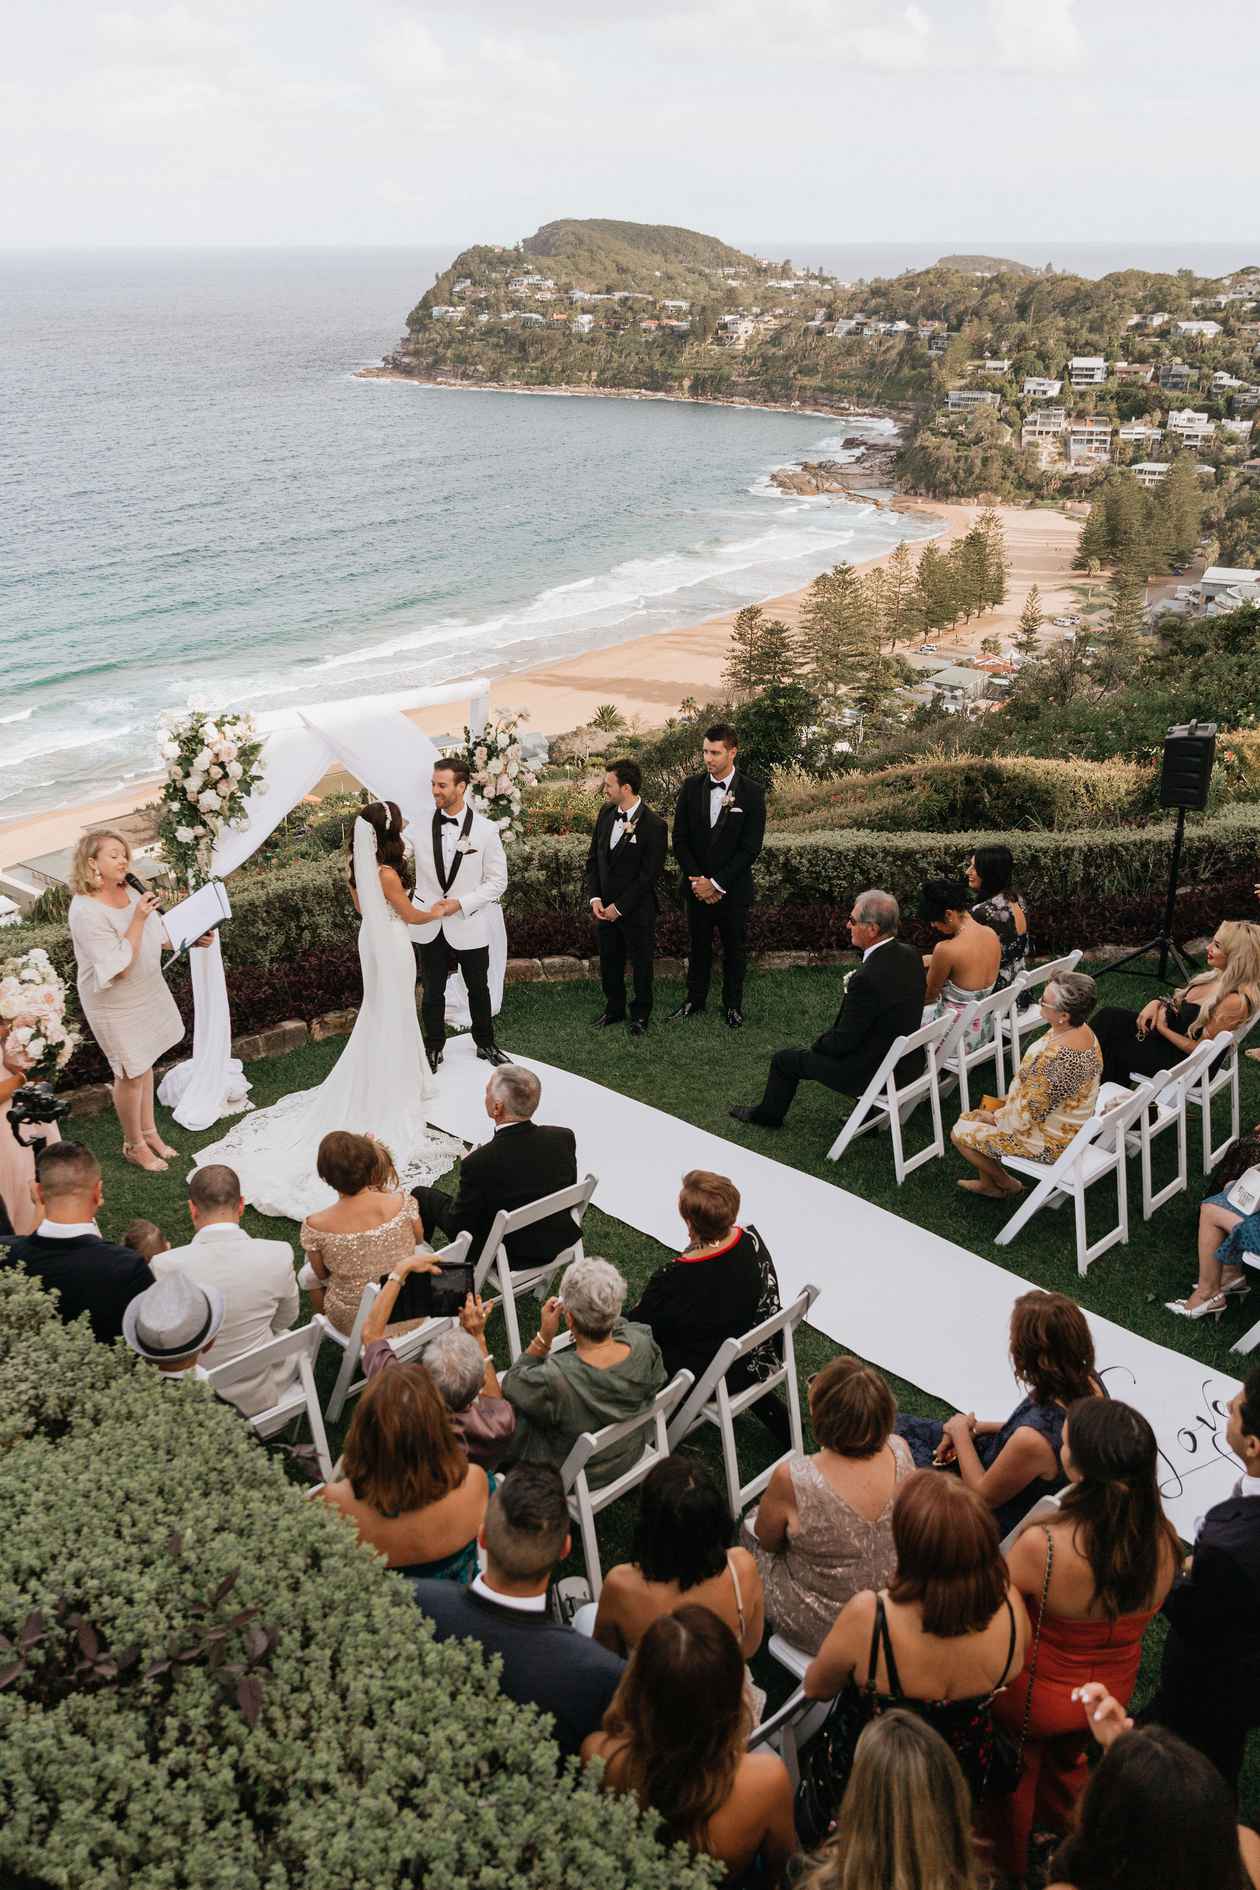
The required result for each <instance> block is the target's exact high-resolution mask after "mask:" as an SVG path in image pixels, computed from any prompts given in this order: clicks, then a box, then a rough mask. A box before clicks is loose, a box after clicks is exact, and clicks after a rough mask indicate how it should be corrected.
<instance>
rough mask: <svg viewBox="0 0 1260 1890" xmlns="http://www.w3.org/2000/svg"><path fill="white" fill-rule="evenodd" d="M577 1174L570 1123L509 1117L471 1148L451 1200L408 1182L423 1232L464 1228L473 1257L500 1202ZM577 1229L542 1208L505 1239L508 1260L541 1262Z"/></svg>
mask: <svg viewBox="0 0 1260 1890" xmlns="http://www.w3.org/2000/svg"><path fill="white" fill-rule="evenodd" d="M577 1178H578V1176H577V1139H576V1137H575V1136H574V1133H573V1131H572V1129H558V1128H547V1127H545V1126H544V1125H542V1124H541V1123H537V1122H510V1123H505V1124H504V1126H503V1127H502V1128H501V1129H498V1130H496V1132H495V1133H494V1135H492V1136H491V1138H490V1140H489V1141H488V1142H483V1143H482V1145H481V1147H480V1148H474V1149H470V1150H469V1152H468V1154H467V1155H465V1157H464V1159H463V1161H462V1162H461V1164H460V1169H459V1193H458V1195H457V1196H456V1197H455V1199H454V1200H453V1201H452V1200H451V1197H450V1196H449V1195H448V1194H446V1193H444V1192H443V1190H442V1189H441V1188H413V1189H412V1191H411V1192H412V1194H413V1195H414V1196H415V1200H416V1204H417V1206H418V1207H419V1209H420V1219H421V1221H422V1222H423V1223H424V1231H425V1234H426V1236H428V1237H429V1238H432V1230H433V1229H434V1228H435V1227H436V1228H440V1229H441V1231H442V1233H444V1234H446V1235H447V1236H448V1237H449V1238H450V1239H452V1240H453V1239H454V1238H455V1236H456V1235H457V1234H462V1233H465V1232H467V1233H470V1234H471V1235H472V1246H471V1247H470V1248H469V1250H468V1258H469V1260H470V1261H472V1262H473V1263H474V1264H475V1262H476V1261H477V1259H478V1257H479V1256H480V1253H481V1249H482V1247H483V1246H484V1245H485V1239H486V1235H487V1234H488V1233H489V1232H490V1225H491V1222H492V1221H493V1220H494V1217H495V1215H496V1214H497V1213H498V1212H499V1209H500V1208H506V1209H507V1210H508V1211H509V1213H510V1212H511V1210H512V1209H513V1208H522V1207H528V1206H529V1205H530V1203H531V1202H532V1201H541V1200H542V1198H543V1196H544V1195H547V1194H555V1193H556V1192H557V1191H558V1190H559V1189H561V1188H571V1187H572V1186H573V1184H574V1183H575V1182H576V1180H577ZM576 1239H577V1228H576V1226H575V1225H574V1223H573V1219H572V1217H571V1216H570V1215H568V1214H549V1215H548V1216H547V1219H546V1220H545V1221H537V1222H535V1224H534V1226H533V1227H526V1228H523V1229H522V1230H521V1232H520V1233H519V1234H513V1235H512V1236H511V1238H510V1239H509V1241H508V1261H509V1264H510V1265H512V1266H514V1267H540V1266H544V1265H545V1264H546V1262H547V1261H548V1260H554V1259H555V1257H556V1255H557V1254H558V1253H563V1252H564V1250H565V1248H566V1247H571V1246H572V1245H573V1243H574V1241H575V1240H576Z"/></svg>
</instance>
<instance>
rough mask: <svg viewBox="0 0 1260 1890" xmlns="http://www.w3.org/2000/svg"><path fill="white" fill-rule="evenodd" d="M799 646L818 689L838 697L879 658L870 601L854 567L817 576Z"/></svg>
mask: <svg viewBox="0 0 1260 1890" xmlns="http://www.w3.org/2000/svg"><path fill="white" fill-rule="evenodd" d="M796 647H797V652H798V655H799V656H800V658H801V660H802V663H803V665H804V668H805V671H806V673H807V675H808V676H809V679H810V681H811V682H812V683H813V684H814V686H815V688H817V689H818V690H820V691H821V692H822V693H823V694H824V695H835V694H836V693H837V692H838V691H839V690H841V689H845V688H847V687H848V686H849V685H850V683H852V681H853V679H854V676H855V674H856V673H858V672H860V671H862V670H863V669H864V667H865V666H866V665H868V664H869V662H870V660H871V658H872V656H873V655H875V653H876V643H875V637H874V632H873V629H872V625H871V617H870V600H869V597H868V595H867V592H866V589H865V587H864V585H863V583H862V580H861V578H860V577H859V575H858V573H857V572H856V571H855V570H854V569H853V566H852V565H851V564H838V565H836V567H835V568H834V570H831V571H824V572H822V573H821V574H820V575H819V576H818V577H816V578H815V579H814V581H813V583H812V584H811V585H810V587H809V589H808V591H807V592H806V593H805V603H804V607H803V608H802V610H801V624H800V630H799V632H798V634H797V640H796Z"/></svg>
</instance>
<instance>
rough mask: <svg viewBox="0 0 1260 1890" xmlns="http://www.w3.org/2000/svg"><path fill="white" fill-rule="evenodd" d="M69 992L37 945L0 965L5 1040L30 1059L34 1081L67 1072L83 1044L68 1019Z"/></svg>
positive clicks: (1, 1019)
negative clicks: (68, 1064)
mask: <svg viewBox="0 0 1260 1890" xmlns="http://www.w3.org/2000/svg"><path fill="white" fill-rule="evenodd" d="M68 1007H69V993H68V991H67V988H66V983H65V980H64V979H63V978H62V977H61V975H60V973H59V972H58V971H57V970H56V968H55V967H54V965H53V963H52V960H51V959H50V958H49V956H48V953H47V952H46V951H43V950H41V949H40V948H39V947H38V946H36V947H35V948H34V949H33V950H31V951H29V952H23V953H22V954H21V956H20V957H17V958H8V959H5V960H4V961H3V963H0V1021H2V1022H3V1023H5V1024H7V1025H8V1026H9V1028H8V1030H7V1031H6V1032H5V1037H4V1042H5V1044H6V1045H7V1046H12V1048H13V1049H15V1050H20V1051H21V1052H22V1054H23V1055H24V1056H27V1057H29V1058H30V1060H31V1064H32V1068H31V1070H30V1072H29V1077H30V1081H31V1082H33V1083H34V1082H41V1081H44V1080H46V1079H47V1078H50V1077H52V1076H55V1075H56V1073H57V1071H58V1070H63V1069H64V1068H65V1066H66V1064H67V1063H68V1062H69V1061H70V1058H71V1057H72V1056H73V1055H74V1052H75V1050H76V1049H77V1048H78V1044H79V1033H78V1032H77V1031H76V1030H74V1029H72V1028H71V1026H70V1025H69V1023H68V1022H67V1021H66V1012H67V1009H68Z"/></svg>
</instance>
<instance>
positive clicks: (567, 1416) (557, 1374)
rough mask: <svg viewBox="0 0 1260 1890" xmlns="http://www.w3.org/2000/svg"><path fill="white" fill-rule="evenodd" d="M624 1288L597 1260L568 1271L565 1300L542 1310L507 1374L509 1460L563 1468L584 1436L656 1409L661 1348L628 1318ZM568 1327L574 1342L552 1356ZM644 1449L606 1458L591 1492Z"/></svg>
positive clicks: (637, 1446)
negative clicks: (512, 1424)
mask: <svg viewBox="0 0 1260 1890" xmlns="http://www.w3.org/2000/svg"><path fill="white" fill-rule="evenodd" d="M625 1299H626V1283H625V1281H624V1280H623V1279H622V1277H621V1275H620V1273H618V1271H617V1269H616V1267H615V1266H612V1265H611V1264H610V1263H609V1262H608V1261H607V1260H600V1259H597V1258H596V1257H595V1256H594V1255H591V1256H589V1257H588V1258H587V1259H585V1260H575V1261H573V1263H572V1264H571V1265H570V1266H567V1267H566V1268H565V1270H564V1275H563V1277H562V1279H561V1281H560V1297H559V1298H558V1299H549V1300H548V1301H547V1303H546V1305H545V1306H544V1307H543V1311H542V1320H541V1322H540V1324H539V1327H538V1331H537V1332H536V1333H535V1334H534V1337H533V1338H532V1339H531V1340H530V1342H529V1345H528V1346H527V1347H526V1349H525V1350H524V1352H522V1353H521V1356H520V1357H519V1358H518V1359H517V1361H516V1363H515V1365H511V1366H509V1368H508V1370H507V1371H506V1372H505V1373H504V1374H503V1395H504V1397H505V1398H506V1399H507V1401H508V1403H509V1404H510V1405H511V1406H512V1408H513V1410H514V1411H515V1412H516V1435H515V1437H514V1438H513V1439H512V1447H511V1450H510V1452H509V1461H510V1462H514V1463H551V1464H554V1465H555V1466H556V1468H557V1469H560V1468H561V1467H562V1466H563V1464H564V1460H565V1458H566V1457H567V1456H568V1454H569V1452H570V1451H571V1450H572V1448H573V1446H574V1444H576V1442H577V1440H578V1438H579V1437H580V1436H581V1435H582V1433H583V1431H599V1430H602V1429H603V1428H604V1426H605V1425H606V1424H620V1423H621V1422H622V1420H623V1419H625V1418H630V1417H634V1416H636V1415H637V1414H638V1413H639V1412H640V1411H642V1409H643V1407H644V1406H645V1405H647V1404H650V1403H651V1401H652V1399H653V1398H654V1397H655V1396H656V1394H657V1392H658V1391H660V1390H661V1388H662V1387H663V1386H664V1384H665V1367H664V1366H663V1365H662V1363H661V1354H660V1348H659V1346H658V1345H657V1343H656V1341H655V1339H654V1338H653V1337H652V1334H651V1333H650V1332H649V1331H648V1329H647V1327H646V1326H639V1325H635V1324H633V1323H632V1322H631V1321H630V1320H628V1319H623V1318H622V1316H621V1309H622V1307H623V1306H624V1304H625ZM562 1321H563V1322H564V1324H566V1325H567V1326H568V1328H569V1331H570V1332H571V1333H572V1335H573V1344H572V1345H566V1346H562V1347H558V1348H557V1349H556V1351H555V1352H554V1353H553V1352H552V1349H551V1348H552V1346H553V1344H555V1339H556V1335H557V1333H558V1332H559V1330H560V1325H561V1322H562ZM642 1449H643V1439H642V1437H640V1436H633V1437H628V1438H626V1439H625V1440H624V1441H623V1442H622V1443H620V1444H615V1445H614V1446H613V1447H612V1449H611V1450H606V1451H603V1452H601V1454H600V1455H599V1456H598V1457H597V1458H596V1459H595V1460H594V1462H593V1463H592V1464H591V1465H590V1467H589V1469H588V1470H587V1480H588V1482H589V1483H590V1484H591V1486H592V1488H596V1487H598V1486H599V1485H600V1484H603V1483H611V1482H612V1480H613V1478H614V1477H618V1476H620V1475H621V1473H622V1471H623V1470H628V1469H629V1468H630V1466H631V1464H632V1463H634V1462H635V1461H636V1460H637V1459H638V1456H639V1453H640V1452H641V1451H642Z"/></svg>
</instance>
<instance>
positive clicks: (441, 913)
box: [432, 899, 459, 919]
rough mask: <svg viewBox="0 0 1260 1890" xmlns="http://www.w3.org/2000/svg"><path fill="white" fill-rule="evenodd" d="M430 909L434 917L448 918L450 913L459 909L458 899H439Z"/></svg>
mask: <svg viewBox="0 0 1260 1890" xmlns="http://www.w3.org/2000/svg"><path fill="white" fill-rule="evenodd" d="M432 911H433V916H434V918H435V919H449V918H450V916H451V914H452V913H454V912H458V911H459V900H458V899H439V900H438V902H437V904H436V905H435V906H434V907H433V908H432Z"/></svg>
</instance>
